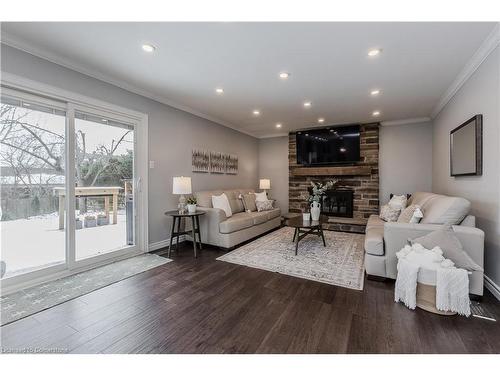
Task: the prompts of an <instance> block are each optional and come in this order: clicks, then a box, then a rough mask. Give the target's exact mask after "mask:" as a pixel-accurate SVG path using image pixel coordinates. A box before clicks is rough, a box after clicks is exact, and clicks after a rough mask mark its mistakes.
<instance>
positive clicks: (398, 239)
mask: <svg viewBox="0 0 500 375" xmlns="http://www.w3.org/2000/svg"><path fill="white" fill-rule="evenodd" d="M442 227H443V226H442V225H438V224H407V223H385V224H384V245H385V248H384V251H385V256H386V273H387V276H388V277H391V278H393V279H395V278H396V276H397V268H396V267H397V261H395V259H396V253H397V252H398V251H399V250H401V249H402V248H403V247H404V246H405V245H406V244H407V243H408V239H414V238H418V237H421V236H424V235H426V234H427V233H430V232H433V231H435V230H439V229H441V228H442ZM453 231H454V232H455V235H456V236H457V237H458V239H459V240H460V243H461V244H462V246H463V248H464V250H465V252H466V253H467V254H469V256H470V257H471V258H472V259H473V260H474V261H475V262H476V263H477V264H478V265H480V266H481V267H484V232H483V231H482V230H481V229H478V228H473V227H467V226H463V225H454V226H453Z"/></svg>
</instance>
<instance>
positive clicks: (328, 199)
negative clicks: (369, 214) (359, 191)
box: [320, 189, 354, 217]
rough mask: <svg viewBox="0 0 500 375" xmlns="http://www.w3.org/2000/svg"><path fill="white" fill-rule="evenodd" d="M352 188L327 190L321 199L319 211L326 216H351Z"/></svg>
mask: <svg viewBox="0 0 500 375" xmlns="http://www.w3.org/2000/svg"><path fill="white" fill-rule="evenodd" d="M353 194H354V192H353V191H352V190H347V189H346V190H338V189H336V190H328V191H327V192H326V194H325V195H324V196H323V197H322V199H321V202H320V203H321V213H322V214H323V215H327V216H338V217H352V216H353Z"/></svg>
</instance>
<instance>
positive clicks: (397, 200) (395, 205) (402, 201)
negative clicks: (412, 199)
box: [387, 194, 408, 211]
mask: <svg viewBox="0 0 500 375" xmlns="http://www.w3.org/2000/svg"><path fill="white" fill-rule="evenodd" d="M407 201H408V198H406V195H404V194H403V195H393V196H392V198H391V200H390V201H389V203H387V204H388V205H389V207H390V208H392V209H394V210H400V211H403V210H404V209H405V208H406V203H407Z"/></svg>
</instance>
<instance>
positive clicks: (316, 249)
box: [217, 227, 365, 290]
mask: <svg viewBox="0 0 500 375" xmlns="http://www.w3.org/2000/svg"><path fill="white" fill-rule="evenodd" d="M293 232H294V229H293V228H289V227H285V228H281V229H279V230H277V231H274V232H272V233H270V234H268V235H266V236H263V237H260V238H258V239H257V240H255V241H253V242H251V243H249V244H247V245H243V246H242V247H240V248H238V249H236V250H234V251H231V252H230V253H227V254H225V255H223V256H221V257H219V258H217V260H222V261H224V262H229V263H235V264H240V265H243V266H248V267H253V268H259V269H263V270H267V271H273V272H279V273H282V274H285V275H290V276H295V277H300V278H303V279H308V280H314V281H319V282H321V283H326V284H331V285H337V286H341V287H345V288H349V289H356V290H363V281H364V271H365V267H364V254H365V252H364V247H363V241H364V237H365V236H364V235H362V234H355V233H344V232H332V231H324V234H325V239H326V247H324V246H323V243H322V241H321V239H320V238H319V237H318V236H316V235H308V236H306V237H305V238H304V239H303V240H301V241H300V242H299V253H298V255H297V256H295V244H294V243H293V242H292V239H293Z"/></svg>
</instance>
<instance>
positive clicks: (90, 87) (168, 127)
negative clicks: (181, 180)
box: [1, 44, 258, 243]
mask: <svg viewBox="0 0 500 375" xmlns="http://www.w3.org/2000/svg"><path fill="white" fill-rule="evenodd" d="M1 70H2V71H5V72H9V73H12V74H16V75H19V76H22V77H25V78H28V79H32V80H35V81H39V82H42V83H46V84H49V85H52V86H56V87H60V88H62V89H65V90H68V91H73V92H76V93H79V94H82V95H86V96H89V97H93V98H96V99H100V100H103V101H106V102H109V103H113V104H116V105H120V106H123V107H126V108H129V109H133V110H136V111H139V112H143V113H146V114H148V115H149V160H154V161H155V168H154V169H150V170H149V242H150V243H154V242H158V241H162V240H165V239H166V238H168V236H169V232H168V230H169V224H170V223H169V222H168V221H167V218H166V217H165V215H164V214H163V213H164V212H165V211H167V210H170V209H174V208H175V207H177V199H178V198H177V197H176V196H173V195H172V177H173V176H180V175H184V176H192V178H193V179H192V184H193V190H204V189H212V188H222V187H228V188H236V187H251V188H256V187H257V184H258V140H257V139H256V138H253V137H250V136H248V135H245V134H243V133H240V132H237V131H235V130H232V129H229V128H227V127H224V126H222V125H219V124H216V123H213V122H210V121H208V120H205V119H202V118H200V117H197V116H194V115H191V114H189V113H186V112H183V111H181V110H177V109H175V108H172V107H169V106H167V105H164V104H161V103H159V102H156V101H154V100H151V99H148V98H145V97H143V96H140V95H136V94H133V93H131V92H129V91H126V90H123V89H120V88H118V87H116V86H113V85H110V84H107V83H105V82H102V81H100V80H97V79H94V78H91V77H89V76H86V75H83V74H80V73H78V72H75V71H73V70H70V69H67V68H64V67H62V66H60V65H56V64H54V63H51V62H49V61H47V60H43V59H40V58H38V57H35V56H33V55H30V54H28V53H25V52H23V51H20V50H17V49H14V48H11V47H8V46H5V45H3V44H2V46H1ZM192 148H203V149H207V150H215V151H221V152H228V153H232V154H235V155H238V158H239V173H238V175H234V176H233V175H210V174H193V173H192V172H191V149H192ZM167 233H168V234H167Z"/></svg>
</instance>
